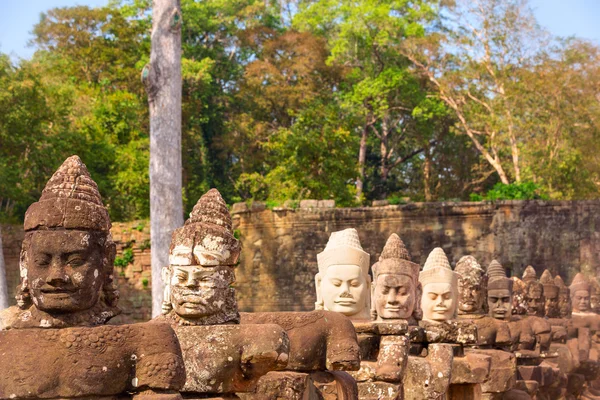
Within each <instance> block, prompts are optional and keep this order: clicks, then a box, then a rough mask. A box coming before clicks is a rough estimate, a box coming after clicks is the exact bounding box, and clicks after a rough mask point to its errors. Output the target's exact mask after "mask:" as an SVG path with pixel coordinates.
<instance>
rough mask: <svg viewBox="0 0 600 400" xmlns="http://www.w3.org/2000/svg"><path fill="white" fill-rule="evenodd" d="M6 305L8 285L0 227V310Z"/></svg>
mask: <svg viewBox="0 0 600 400" xmlns="http://www.w3.org/2000/svg"><path fill="white" fill-rule="evenodd" d="M7 307H8V285H7V284H6V264H5V263H4V251H3V250H2V229H1V228H0V310H3V309H5V308H7Z"/></svg>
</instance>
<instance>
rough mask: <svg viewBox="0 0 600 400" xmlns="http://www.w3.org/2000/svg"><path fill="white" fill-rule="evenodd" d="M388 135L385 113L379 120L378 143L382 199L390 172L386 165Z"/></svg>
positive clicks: (388, 151)
mask: <svg viewBox="0 0 600 400" xmlns="http://www.w3.org/2000/svg"><path fill="white" fill-rule="evenodd" d="M389 135H390V131H389V129H388V116H387V115H385V116H384V117H383V119H382V121H381V144H380V151H381V183H382V186H383V190H382V193H381V194H382V197H381V198H382V199H385V198H386V197H387V189H388V186H387V180H388V175H389V173H390V166H389V165H388V162H387V161H388V157H389V153H390V150H389V148H388V144H389Z"/></svg>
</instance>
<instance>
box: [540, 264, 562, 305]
mask: <svg viewBox="0 0 600 400" xmlns="http://www.w3.org/2000/svg"><path fill="white" fill-rule="evenodd" d="M540 283H541V284H542V286H543V287H544V297H546V298H554V297H556V296H558V286H556V283H554V278H552V274H551V273H550V271H548V270H547V269H545V270H544V272H542V276H541V277H540Z"/></svg>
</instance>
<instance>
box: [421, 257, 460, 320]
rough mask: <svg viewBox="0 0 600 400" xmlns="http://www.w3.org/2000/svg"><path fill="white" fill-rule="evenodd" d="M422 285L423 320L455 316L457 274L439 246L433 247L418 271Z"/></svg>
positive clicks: (446, 318) (447, 318)
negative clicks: (421, 268)
mask: <svg viewBox="0 0 600 400" xmlns="http://www.w3.org/2000/svg"><path fill="white" fill-rule="evenodd" d="M419 282H421V285H422V287H423V295H422V297H421V308H422V310H423V320H425V321H438V322H439V321H447V320H450V319H453V318H455V316H456V306H457V303H458V274H457V273H456V272H454V271H452V269H451V268H450V263H449V262H448V258H447V257H446V254H445V253H444V250H442V249H441V248H440V247H436V248H435V249H433V251H432V252H431V253H429V256H428V257H427V260H426V261H425V265H424V266H423V270H422V271H421V272H420V273H419Z"/></svg>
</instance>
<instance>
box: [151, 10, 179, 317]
mask: <svg viewBox="0 0 600 400" xmlns="http://www.w3.org/2000/svg"><path fill="white" fill-rule="evenodd" d="M142 79H143V81H144V83H145V85H146V90H147V92H148V102H149V105H150V228H151V229H150V240H151V249H152V315H153V316H156V315H158V314H160V312H161V308H162V301H163V291H164V282H162V280H161V269H162V268H163V267H165V266H166V265H168V263H169V246H170V243H171V234H172V232H173V230H174V229H176V228H178V227H180V226H181V225H183V199H182V193H181V169H182V165H181V5H180V1H179V0H154V1H153V5H152V51H151V54H150V64H148V65H147V66H146V67H145V68H144V71H143V72H142Z"/></svg>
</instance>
